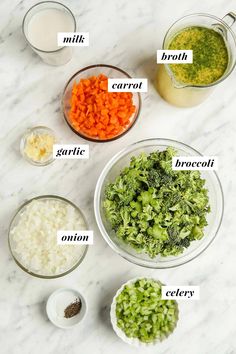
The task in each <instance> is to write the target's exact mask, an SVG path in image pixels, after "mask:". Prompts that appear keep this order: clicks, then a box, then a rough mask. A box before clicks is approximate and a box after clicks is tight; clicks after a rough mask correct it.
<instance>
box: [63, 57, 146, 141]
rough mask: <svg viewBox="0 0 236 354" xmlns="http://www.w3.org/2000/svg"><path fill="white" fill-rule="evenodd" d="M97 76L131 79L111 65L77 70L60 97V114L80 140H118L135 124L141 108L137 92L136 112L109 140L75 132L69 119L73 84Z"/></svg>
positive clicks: (78, 131)
mask: <svg viewBox="0 0 236 354" xmlns="http://www.w3.org/2000/svg"><path fill="white" fill-rule="evenodd" d="M99 74H104V75H106V76H107V77H108V78H131V76H130V75H129V74H127V73H126V72H125V71H123V70H121V69H119V68H117V67H115V66H112V65H106V64H97V65H91V66H87V67H86V68H84V69H81V70H79V71H78V72H77V73H75V74H74V75H73V76H72V77H71V78H70V80H69V81H68V82H67V84H66V86H65V89H64V92H63V95H62V112H63V115H64V118H65V121H66V123H67V124H68V125H69V127H70V128H71V130H72V131H73V132H74V133H75V134H77V135H79V136H81V137H82V138H84V139H86V140H89V141H94V142H108V141H112V140H115V139H118V138H120V137H121V136H123V135H124V134H125V133H127V132H128V131H129V130H130V129H131V128H132V126H133V125H134V123H135V122H136V120H137V118H138V115H139V112H140V107H141V96H140V94H139V93H137V92H133V104H134V105H135V106H136V111H135V113H133V115H132V116H131V118H130V122H129V124H128V125H127V126H126V127H125V128H124V130H123V131H121V132H120V133H118V134H117V135H115V136H114V137H112V138H110V139H100V138H96V137H92V136H90V135H86V134H85V133H84V132H82V131H80V130H76V129H75V128H74V127H73V126H72V124H71V122H70V118H69V111H70V99H71V93H72V87H73V84H74V82H76V83H78V82H79V81H80V80H81V79H87V78H89V77H91V76H98V75H99Z"/></svg>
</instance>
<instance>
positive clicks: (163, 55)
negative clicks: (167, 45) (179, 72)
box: [157, 49, 193, 64]
mask: <svg viewBox="0 0 236 354" xmlns="http://www.w3.org/2000/svg"><path fill="white" fill-rule="evenodd" d="M192 62H193V51H192V50H167V49H166V50H160V49H158V50H157V63H158V64H192Z"/></svg>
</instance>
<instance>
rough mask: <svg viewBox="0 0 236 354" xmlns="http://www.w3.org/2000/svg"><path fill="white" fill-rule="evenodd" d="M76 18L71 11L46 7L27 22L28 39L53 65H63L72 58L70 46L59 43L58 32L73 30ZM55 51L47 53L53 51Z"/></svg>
mask: <svg viewBox="0 0 236 354" xmlns="http://www.w3.org/2000/svg"><path fill="white" fill-rule="evenodd" d="M73 31H75V28H74V20H73V17H72V15H71V14H70V13H69V12H66V11H64V10H60V9H56V8H45V9H41V10H39V11H38V12H36V13H34V14H33V15H32V17H31V18H30V19H29V21H28V24H27V29H26V33H27V39H28V41H29V42H30V44H31V45H32V48H33V49H34V50H35V51H36V52H37V53H38V54H39V55H40V56H41V57H42V59H43V60H44V61H45V62H46V63H48V64H51V65H61V64H65V63H67V62H68V61H69V60H70V59H71V53H72V50H71V48H70V47H64V48H61V49H60V50H58V51H56V50H57V49H59V48H60V47H58V45H57V33H58V32H73ZM37 49H38V50H37ZM52 51H55V52H53V53H45V52H52Z"/></svg>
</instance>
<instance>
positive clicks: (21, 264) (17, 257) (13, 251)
mask: <svg viewBox="0 0 236 354" xmlns="http://www.w3.org/2000/svg"><path fill="white" fill-rule="evenodd" d="M35 200H43V201H48V200H56V201H61V202H62V203H65V206H70V207H73V209H74V211H75V212H76V213H78V214H79V215H80V217H81V219H82V220H83V223H84V224H85V226H86V229H87V230H88V226H87V222H86V219H85V217H84V215H83V213H82V212H81V210H80V209H79V208H78V207H77V206H76V205H75V204H73V203H72V202H70V201H69V200H67V199H65V198H62V197H59V196H56V195H43V196H39V197H35V198H32V199H30V200H28V201H26V202H25V203H23V204H22V205H21V206H20V208H19V209H18V210H17V211H16V213H15V215H14V216H13V218H12V221H11V223H10V226H9V232H8V245H9V249H10V252H11V255H12V257H13V259H14V261H15V262H16V264H17V265H18V266H19V267H20V268H21V269H23V270H24V271H25V272H26V273H28V274H30V275H33V276H35V277H38V278H44V279H54V278H59V277H62V276H64V275H66V274H69V273H70V272H72V271H73V270H74V269H75V268H77V267H78V266H79V265H80V263H81V262H82V261H83V259H84V257H85V255H86V253H87V250H88V246H87V245H81V246H80V249H78V257H77V258H76V259H75V260H74V262H73V264H72V265H71V266H70V267H69V268H68V269H65V270H64V271H62V272H60V273H56V274H50V275H49V274H45V273H43V272H42V273H40V272H36V271H35V270H34V269H30V268H29V267H28V266H27V265H26V264H24V260H23V259H22V257H20V255H19V254H18V253H17V252H16V249H15V247H16V244H15V241H14V239H13V235H12V230H13V228H14V227H15V226H16V225H17V224H18V222H19V220H20V217H21V215H22V213H23V212H24V211H25V210H26V208H27V206H28V205H29V204H30V203H31V202H32V201H35ZM35 222H37V220H36V221H35ZM55 237H57V236H56V235H55ZM60 247H64V246H60ZM81 247H82V248H81Z"/></svg>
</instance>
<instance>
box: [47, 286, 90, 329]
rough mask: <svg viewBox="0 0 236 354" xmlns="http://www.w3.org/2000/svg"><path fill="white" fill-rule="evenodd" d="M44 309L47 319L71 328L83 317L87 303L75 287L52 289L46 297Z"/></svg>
mask: <svg viewBox="0 0 236 354" xmlns="http://www.w3.org/2000/svg"><path fill="white" fill-rule="evenodd" d="M46 311H47V315H48V318H49V320H50V321H51V322H52V323H53V324H54V325H55V326H57V327H60V328H71V327H73V326H75V325H77V324H79V323H81V321H82V320H83V319H84V317H85V315H86V312H87V304H86V301H85V299H84V297H83V295H82V294H81V293H80V292H79V291H78V290H76V289H72V288H62V289H58V290H56V291H54V292H53V293H52V294H51V295H50V296H49V298H48V301H47V305H46Z"/></svg>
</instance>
